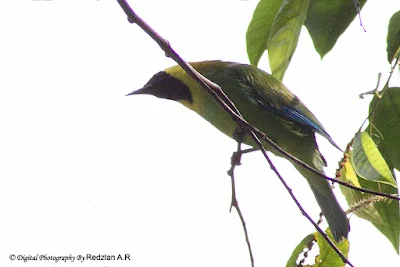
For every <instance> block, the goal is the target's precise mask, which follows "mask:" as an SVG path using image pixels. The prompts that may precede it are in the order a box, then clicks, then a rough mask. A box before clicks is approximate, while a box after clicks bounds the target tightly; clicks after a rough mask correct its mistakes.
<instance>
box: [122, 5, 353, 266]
mask: <svg viewBox="0 0 400 267" xmlns="http://www.w3.org/2000/svg"><path fill="white" fill-rule="evenodd" d="M117 1H118V3H119V4H120V5H121V8H122V9H123V10H124V12H125V13H126V15H127V16H128V21H129V22H130V23H136V24H138V26H139V27H141V28H142V29H143V30H144V31H145V32H146V33H147V34H148V35H149V36H150V37H151V38H153V39H154V40H155V41H156V42H157V43H158V44H159V46H160V47H161V49H163V50H164V52H165V53H166V55H168V56H169V57H171V58H172V59H174V60H175V61H176V62H177V63H178V64H179V65H180V66H181V67H182V68H183V69H184V70H185V71H186V72H187V74H188V75H189V76H190V77H192V78H193V79H195V80H196V81H197V82H198V83H199V85H201V86H202V87H203V88H204V89H205V90H206V91H207V92H208V93H210V94H211V95H212V96H213V97H214V99H215V100H216V101H217V102H218V103H219V104H220V105H221V106H222V107H223V108H224V109H225V110H226V111H227V112H228V114H230V116H231V117H232V119H233V120H234V121H235V122H237V123H238V124H239V125H240V127H243V128H245V129H246V130H247V131H248V133H249V134H250V137H251V138H252V139H253V140H254V142H255V143H256V144H257V147H258V148H260V150H261V152H262V154H263V155H264V157H265V158H266V160H267V161H268V163H269V165H270V167H271V169H272V170H273V171H274V172H275V174H276V175H277V176H278V178H279V180H280V181H281V183H282V184H283V185H284V186H285V188H286V190H287V191H288V193H289V195H290V196H291V197H292V199H293V201H294V202H295V203H296V205H297V206H298V208H299V209H300V211H301V213H302V214H303V215H304V216H305V217H306V218H307V219H308V220H309V221H310V222H311V224H313V225H314V227H315V228H316V229H317V230H318V232H320V234H321V235H322V236H323V237H324V239H325V240H326V241H327V242H328V244H329V245H330V246H331V247H332V248H333V249H334V250H335V252H336V253H337V254H338V255H339V257H340V258H341V259H342V260H343V262H344V263H347V264H349V265H350V266H353V265H352V264H351V263H350V262H349V261H348V259H347V258H346V257H345V256H344V255H343V254H342V253H341V252H340V250H339V249H338V248H337V247H336V245H335V244H334V243H333V242H332V241H331V240H330V239H329V238H328V236H327V235H326V234H325V232H324V231H323V230H322V229H321V228H320V227H319V226H318V225H317V224H316V223H315V222H314V221H313V220H312V219H311V217H310V216H309V215H308V214H307V213H306V212H305V210H304V209H303V207H302V206H301V205H300V203H299V202H298V200H297V199H296V197H295V196H294V194H293V192H292V190H291V189H290V187H289V186H288V185H287V184H286V182H285V181H284V179H283V177H282V176H281V175H280V173H279V172H278V170H277V169H276V168H275V166H274V165H273V163H272V161H271V160H270V159H269V157H268V155H267V153H266V151H265V149H264V147H263V145H262V144H261V141H260V139H259V137H258V136H262V139H263V140H265V141H266V142H267V143H269V144H270V145H271V146H272V147H274V148H275V149H277V150H278V151H279V152H281V153H282V154H284V155H285V156H287V157H288V158H290V159H292V160H293V161H295V162H296V163H298V164H300V165H302V166H304V167H305V168H307V169H310V170H311V171H313V172H315V173H317V174H318V175H322V174H321V173H320V172H319V171H317V170H315V169H313V168H311V167H310V166H308V165H307V164H305V163H304V162H302V161H300V160H299V159H297V158H295V157H293V156H292V155H290V154H288V153H287V152H286V151H284V150H283V149H281V148H280V147H279V146H278V145H276V144H275V143H274V142H273V141H272V140H271V139H269V138H268V137H267V136H266V134H264V133H262V132H261V131H259V130H258V129H256V128H255V127H253V126H252V125H251V124H249V123H248V122H247V121H246V120H244V119H243V117H242V116H241V115H240V113H239V111H238V110H237V109H236V108H235V105H234V104H233V103H232V101H230V100H229V98H228V97H227V96H226V95H225V94H224V93H223V91H222V90H221V88H220V87H219V86H217V85H216V84H215V83H213V82H211V81H209V80H208V79H206V78H205V77H203V76H202V75H201V74H200V73H198V72H197V71H196V70H195V69H194V68H193V67H191V66H190V65H189V64H187V63H186V62H185V61H184V60H183V59H182V58H181V57H180V56H179V55H178V54H177V53H176V52H175V51H174V50H173V49H172V48H171V46H170V45H169V42H168V41H166V40H165V39H163V38H162V37H161V36H160V35H159V34H158V33H156V32H155V31H154V30H153V29H152V28H151V27H150V26H149V25H148V24H147V23H145V22H144V21H143V20H142V19H141V18H140V17H138V16H137V15H136V14H135V13H134V12H133V10H132V9H131V8H130V6H129V5H128V3H127V2H126V1H124V0H117ZM221 98H222V99H221ZM256 133H257V135H256ZM323 176H324V177H325V175H323ZM330 179H332V178H330Z"/></svg>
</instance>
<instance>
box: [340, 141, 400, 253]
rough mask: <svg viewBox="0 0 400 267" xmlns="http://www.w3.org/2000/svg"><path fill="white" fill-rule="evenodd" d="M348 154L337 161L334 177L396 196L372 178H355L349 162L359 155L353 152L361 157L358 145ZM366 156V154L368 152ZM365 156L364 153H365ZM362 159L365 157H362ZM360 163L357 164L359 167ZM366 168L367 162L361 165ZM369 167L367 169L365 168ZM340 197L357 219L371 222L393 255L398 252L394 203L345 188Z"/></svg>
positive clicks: (399, 230) (399, 221)
mask: <svg viewBox="0 0 400 267" xmlns="http://www.w3.org/2000/svg"><path fill="white" fill-rule="evenodd" d="M362 135H364V134H358V137H356V138H358V139H359V140H358V141H357V142H359V143H362V142H363V140H361V139H362V138H361V136H362ZM357 146H358V148H357V149H356V148H354V149H353V150H352V151H350V152H349V155H348V157H345V158H344V160H343V161H342V162H341V168H340V169H339V171H338V173H337V174H338V178H339V179H340V180H342V181H344V182H347V183H349V184H352V185H355V186H357V187H361V188H365V189H369V190H373V191H377V192H383V193H387V194H398V189H397V188H396V187H394V186H392V185H390V184H388V183H382V182H377V181H375V180H374V179H371V180H369V179H365V177H361V176H359V175H358V172H360V171H358V172H357V171H356V170H355V169H356V168H355V167H354V165H355V164H354V162H353V159H354V158H357V157H359V156H355V155H353V154H354V153H361V154H365V152H364V151H362V150H363V149H362V144H358V145H357ZM368 153H370V152H368ZM368 153H367V154H368ZM363 157H367V156H366V155H364V156H363ZM359 164H360V163H358V165H359ZM365 164H366V165H369V163H368V162H366V163H365ZM368 168H371V167H368ZM361 173H372V174H374V171H372V170H370V171H361ZM340 189H341V191H342V192H343V195H344V196H345V197H346V200H347V203H348V204H349V206H350V208H351V211H352V212H353V213H354V214H355V215H357V216H358V217H360V218H363V219H365V220H367V221H369V222H371V223H372V224H373V225H374V226H375V227H376V228H377V229H378V230H379V231H380V232H381V233H382V234H384V235H385V236H386V238H387V239H388V240H389V241H390V242H391V243H392V245H393V247H394V248H395V250H396V252H397V253H399V237H400V213H399V203H398V201H394V200H389V199H387V198H384V197H379V196H375V195H372V194H367V193H362V192H360V191H357V190H353V189H350V188H348V187H345V186H340Z"/></svg>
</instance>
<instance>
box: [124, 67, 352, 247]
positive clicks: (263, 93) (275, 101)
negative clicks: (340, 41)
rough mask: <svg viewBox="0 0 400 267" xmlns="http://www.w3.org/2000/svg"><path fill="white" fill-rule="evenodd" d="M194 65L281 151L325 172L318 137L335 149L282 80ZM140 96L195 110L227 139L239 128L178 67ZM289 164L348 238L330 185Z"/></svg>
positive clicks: (251, 70)
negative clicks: (147, 96) (226, 136)
mask: <svg viewBox="0 0 400 267" xmlns="http://www.w3.org/2000/svg"><path fill="white" fill-rule="evenodd" d="M190 64H191V65H192V66H193V67H194V68H195V69H196V70H197V71H198V72H199V73H201V74H202V75H203V76H205V77H206V78H208V79H209V80H211V81H213V82H215V83H217V84H218V85H219V86H220V87H221V88H222V90H223V92H224V93H225V94H226V95H227V96H228V97H229V99H230V100H231V101H232V102H233V103H234V104H235V106H236V107H237V109H238V110H239V112H240V113H241V114H242V116H243V117H244V119H245V120H246V121H248V122H249V123H250V124H252V125H253V126H254V127H256V128H258V129H259V130H261V131H263V132H264V133H266V134H267V136H268V137H269V138H270V139H271V140H272V141H274V142H275V143H276V144H277V145H278V146H280V147H281V148H282V149H283V150H285V151H286V152H288V153H289V154H291V155H293V156H294V157H296V158H298V159H299V160H301V161H303V162H304V163H306V164H308V165H309V166H311V167H312V168H314V169H316V170H318V171H320V172H321V173H324V171H323V167H325V166H326V162H325V159H324V158H323V156H322V155H321V153H320V151H319V150H318V146H317V143H316V140H315V133H318V134H320V135H322V136H323V137H325V138H326V139H328V140H329V141H330V142H331V143H332V144H333V145H334V146H336V147H337V145H336V144H335V143H334V142H333V140H332V138H331V137H330V136H329V134H328V133H327V132H326V130H325V129H324V127H323V126H322V125H321V123H320V122H319V121H318V120H317V118H316V117H315V116H314V115H313V114H312V113H311V111H309V110H308V109H307V107H306V106H305V105H304V104H303V103H302V102H301V101H300V99H299V98H298V97H297V96H295V95H294V94H293V93H292V92H291V91H289V89H287V88H286V87H285V86H284V85H283V84H282V83H281V82H280V81H279V80H277V79H276V78H274V77H273V76H272V75H270V74H268V73H266V72H264V71H262V70H260V69H258V68H256V67H254V66H251V65H246V64H239V63H234V62H223V61H203V62H194V63H190ZM138 94H149V95H154V96H156V97H159V98H165V99H170V100H174V101H177V102H179V103H181V104H183V105H184V106H186V107H187V108H189V109H191V110H193V111H195V112H197V113H198V114H199V115H200V116H202V117H203V118H204V119H206V120H207V121H209V122H210V123H211V124H212V125H214V126H215V127H216V128H217V129H219V130H220V131H221V132H223V133H225V134H226V135H228V136H229V137H233V134H234V132H235V130H236V129H237V127H238V126H237V123H236V122H235V121H234V120H233V119H232V118H231V116H230V115H229V114H228V113H227V112H226V111H225V110H224V109H223V108H222V107H221V106H220V105H219V104H218V103H217V101H215V100H214V98H213V97H212V96H211V95H210V94H209V93H207V92H206V91H205V90H204V89H203V88H202V87H201V85H199V84H198V83H197V82H196V81H195V80H194V79H192V78H191V77H190V76H189V75H188V74H187V73H186V72H185V71H184V70H183V69H182V68H181V67H180V66H174V67H171V68H168V69H166V70H164V71H161V72H159V73H157V74H155V75H154V76H153V77H152V78H151V79H150V80H149V81H148V82H147V84H146V85H145V86H144V87H143V88H141V89H139V90H137V91H134V92H132V93H130V94H128V95H138ZM244 143H246V144H248V145H250V146H253V147H257V146H256V144H255V142H254V141H253V140H252V139H251V138H250V136H249V135H248V134H247V135H246V136H245V137H244ZM263 145H264V147H265V148H266V150H269V151H271V152H273V153H274V154H276V155H277V156H281V157H282V156H283V155H282V154H281V153H279V152H278V151H276V150H275V149H274V148H272V147H271V146H270V145H269V144H268V143H266V142H263ZM283 157H284V156H283ZM289 160H290V159H289ZM291 162H292V163H293V165H294V166H295V168H296V169H297V170H298V171H299V172H300V173H301V174H302V175H303V176H304V177H305V178H306V179H307V181H308V183H309V185H310V187H311V190H312V192H313V193H314V196H315V198H316V200H317V202H318V204H319V206H320V207H321V210H322V213H323V215H324V216H325V218H326V220H327V222H328V224H329V226H330V229H331V231H332V234H333V237H334V238H335V240H336V241H341V240H342V239H343V238H347V235H348V232H349V230H350V227H349V222H348V219H347V217H346V214H345V213H344V211H343V210H342V208H341V207H340V205H339V203H338V201H337V200H336V197H335V195H334V194H333V192H332V189H331V187H330V185H329V182H328V181H327V180H325V179H324V178H322V177H320V176H319V175H317V174H315V173H313V172H312V171H310V170H308V169H306V168H305V167H304V166H301V165H299V164H298V163H295V162H294V161H291Z"/></svg>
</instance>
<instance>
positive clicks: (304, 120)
mask: <svg viewBox="0 0 400 267" xmlns="http://www.w3.org/2000/svg"><path fill="white" fill-rule="evenodd" d="M275 112H277V113H278V114H280V115H281V116H283V117H285V118H288V119H290V120H292V121H295V122H297V123H299V124H301V125H304V126H306V127H309V128H311V130H312V131H314V132H316V133H318V134H320V135H321V136H323V137H325V138H326V139H328V141H329V142H330V143H331V144H332V145H334V146H335V147H336V148H338V149H339V150H341V148H340V147H339V146H338V145H337V144H336V143H335V142H334V141H333V140H332V137H331V136H330V135H329V134H328V133H327V132H326V131H325V129H324V128H322V126H321V125H319V123H316V122H315V121H313V120H311V119H310V118H308V117H307V116H305V115H304V114H302V113H301V112H299V111H297V110H295V109H293V108H291V107H288V106H283V107H282V109H281V110H279V111H278V110H275Z"/></svg>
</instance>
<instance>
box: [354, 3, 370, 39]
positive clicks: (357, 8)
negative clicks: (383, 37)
mask: <svg viewBox="0 0 400 267" xmlns="http://www.w3.org/2000/svg"><path fill="white" fill-rule="evenodd" d="M353 3H354V5H355V6H356V11H357V15H358V18H359V20H360V26H361V27H362V28H363V30H364V32H367V30H366V29H365V27H364V25H363V23H362V20H361V5H360V2H358V0H353Z"/></svg>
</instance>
